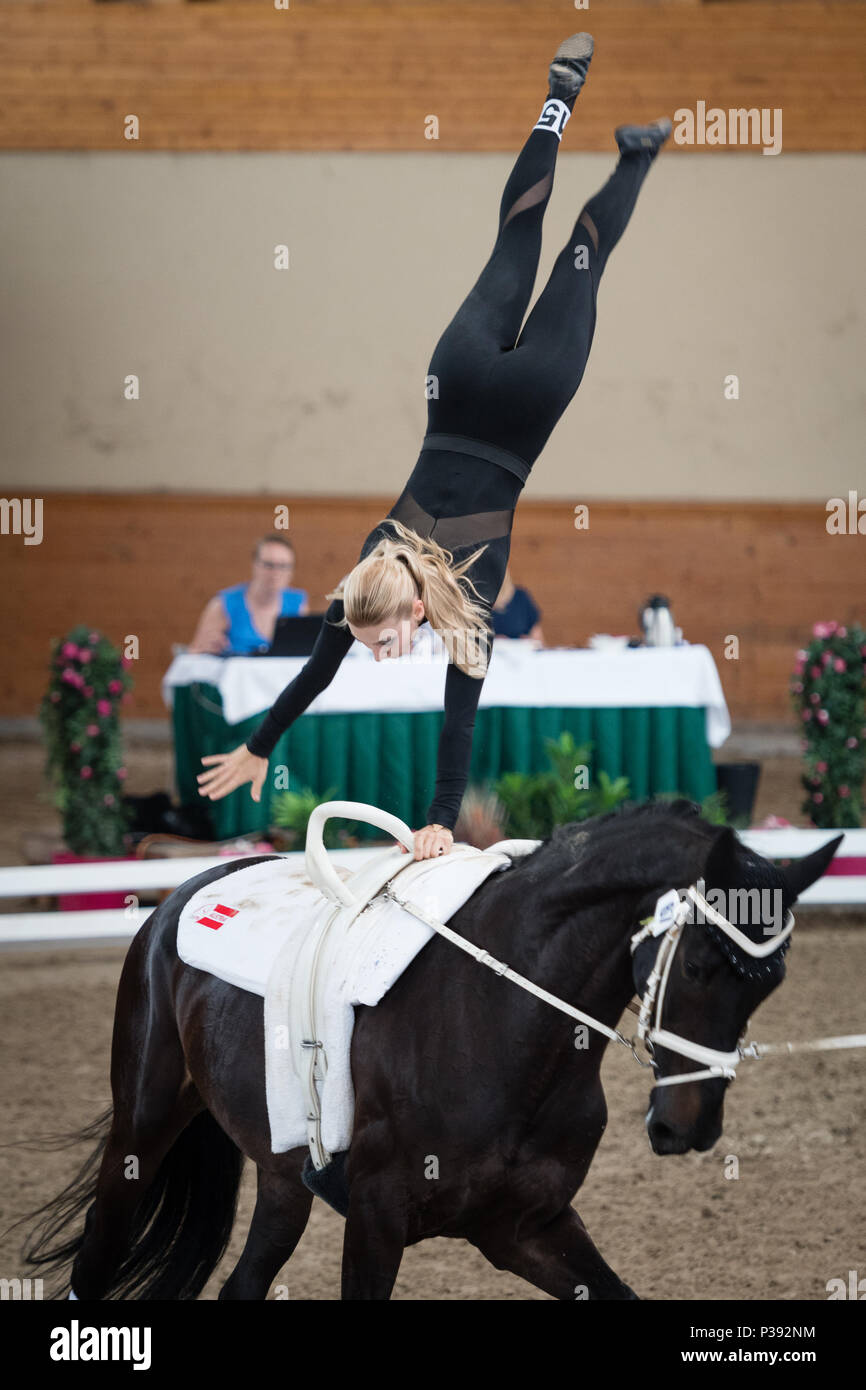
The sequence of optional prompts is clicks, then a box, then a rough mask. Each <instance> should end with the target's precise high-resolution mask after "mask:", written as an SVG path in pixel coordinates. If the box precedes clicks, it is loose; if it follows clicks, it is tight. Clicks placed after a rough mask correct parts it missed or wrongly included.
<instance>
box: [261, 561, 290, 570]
mask: <svg viewBox="0 0 866 1390" xmlns="http://www.w3.org/2000/svg"><path fill="white" fill-rule="evenodd" d="M256 564H257V565H261V567H262V569H263V570H293V569H294V568H295V562H294V560H256Z"/></svg>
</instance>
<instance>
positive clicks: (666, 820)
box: [508, 797, 722, 894]
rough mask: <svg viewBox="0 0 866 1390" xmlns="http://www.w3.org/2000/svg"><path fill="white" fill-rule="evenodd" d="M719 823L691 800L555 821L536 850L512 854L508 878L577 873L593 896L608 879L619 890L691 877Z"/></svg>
mask: <svg viewBox="0 0 866 1390" xmlns="http://www.w3.org/2000/svg"><path fill="white" fill-rule="evenodd" d="M721 830H722V827H720V826H718V825H713V824H712V823H711V822H710V821H708V820H705V819H704V817H703V816H702V815H701V808H700V806H698V805H697V803H696V802H694V801H688V800H686V798H684V797H678V798H676V799H675V800H671V801H664V800H658V801H644V802H641V803H639V804H638V805H635V804H633V803H624V804H622V805H621V806H618V807H616V808H615V809H614V810H613V811H606V812H604V813H603V814H602V815H598V816H592V817H591V818H590V819H589V820H584V821H571V822H569V823H568V824H567V825H558V826H556V827H555V829H554V830H553V832H552V834H550V835H548V836H547V837H545V838H544V839H543V840H542V842H541V844H540V845H539V846H538V848H537V849H535V850H532V851H531V852H530V853H529V854H526V855H521V856H519V857H518V858H515V860H514V863H513V865H512V868H511V869H510V870H509V871H508V872H509V877H510V876H511V875H513V874H520V876H521V877H525V878H526V880H527V885H528V884H529V882H531V881H533V880H535V879H539V880H540V879H541V878H542V876H543V877H547V876H549V875H562V874H565V873H567V874H569V875H571V874H573V873H578V874H579V881H580V884H581V887H582V888H583V889H585V890H586V891H587V892H588V893H590V894H592V893H593V892H594V890H596V889H599V888H604V889H605V890H606V891H610V888H611V885H612V883H614V882H616V883H619V884H621V886H622V888H623V889H624V890H627V889H630V888H633V887H638V886H640V885H641V884H642V883H645V882H647V881H653V879H654V877H661V878H664V877H666V876H667V875H672V876H673V877H674V878H676V877H682V876H683V875H685V876H686V877H689V878H691V877H694V876H696V875H697V874H698V873H699V872H700V869H701V867H702V866H703V863H704V861H705V859H706V856H707V854H708V852H709V849H710V845H711V844H712V841H713V840H714V839H715V838H716V836H718V835H719V834H720V833H721Z"/></svg>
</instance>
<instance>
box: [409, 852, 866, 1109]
mask: <svg viewBox="0 0 866 1390" xmlns="http://www.w3.org/2000/svg"><path fill="white" fill-rule="evenodd" d="M394 883H395V880H394V879H393V878H392V879H389V880H388V882H387V883H386V885H385V888H384V896H385V897H386V898H390V899H391V901H392V902H395V903H398V904H399V906H400V907H402V908H403V909H404V910H405V911H406V912H411V914H412V916H413V917H417V918H418V919H419V921H421V922H426V923H427V925H428V926H429V927H432V928H433V930H434V931H436V932H438V933H439V935H440V936H444V937H445V939H446V941H450V942H452V944H453V945H455V946H458V947H459V948H460V950H461V951H466V952H467V954H468V955H470V956H472V957H473V958H474V959H475V960H477V961H478V963H479V964H480V965H486V966H487V967H488V968H489V969H490V970H493V971H494V972H495V974H497V975H501V976H502V977H503V978H504V979H507V980H511V981H512V983H513V984H516V985H519V986H520V988H521V989H525V990H526V991H527V992H528V993H529V994H534V995H535V997H536V998H537V999H542V1000H544V1002H545V1003H546V1004H550V1005H551V1007H552V1008H554V1009H558V1010H559V1011H560V1013H564V1014H567V1015H568V1016H569V1018H576V1019H577V1020H578V1022H580V1023H585V1024H586V1025H587V1027H589V1028H594V1029H595V1030H596V1032H599V1033H603V1034H604V1035H605V1037H607V1038H610V1039H611V1041H612V1042H618V1043H622V1045H623V1047H627V1048H628V1049H629V1050H630V1052H631V1054H632V1056H633V1057H634V1059H635V1061H636V1062H639V1063H640V1065H641V1066H643V1067H649V1066H652V1067H653V1068H656V1067H657V1064H656V1063H655V1061H654V1060H651V1061H649V1062H645V1061H644V1060H643V1058H642V1057H640V1056H638V1052H637V1043H638V1042H642V1043H643V1044H644V1045H645V1047H646V1048H647V1051H648V1052H649V1054H650V1057H651V1058H652V1056H653V1048H654V1046H656V1045H657V1046H659V1047H664V1048H666V1049H667V1050H668V1051H671V1052H676V1053H678V1054H679V1055H680V1056H681V1057H688V1059H689V1060H690V1061H692V1062H700V1063H702V1069H701V1070H700V1071H691V1072H684V1073H682V1074H680V1075H677V1076H663V1077H660V1078H659V1077H656V1079H655V1085H656V1086H676V1085H679V1084H681V1083H683V1082H686V1081H700V1080H704V1079H706V1080H710V1079H716V1078H718V1077H725V1078H726V1079H727V1080H729V1081H735V1080H736V1076H737V1071H736V1068H737V1066H738V1064H739V1062H740V1061H741V1060H742V1059H743V1058H744V1057H751V1058H754V1059H758V1058H760V1057H769V1056H772V1055H775V1054H786V1055H787V1054H790V1053H793V1052H824V1051H829V1050H832V1049H836V1048H849V1047H866V1033H852V1034H848V1035H847V1036H844V1037H836V1038H816V1039H814V1040H813V1041H811V1042H795V1043H790V1042H787V1043H754V1042H753V1043H749V1044H748V1045H747V1046H745V1047H743V1046H742V1045H741V1044H742V1038H741V1039H740V1044H738V1045H737V1047H736V1048H735V1049H734V1051H733V1052H721V1051H719V1050H718V1049H716V1048H713V1047H704V1046H702V1044H700V1043H694V1042H690V1041H689V1039H688V1038H681V1037H680V1036H679V1034H677V1033H669V1032H667V1030H666V1029H664V1028H662V1027H661V1022H662V1005H663V1003H664V997H665V991H666V989H667V983H668V978H669V976H670V971H671V965H672V963H673V958H674V955H675V953H676V948H677V945H678V944H679V940H680V936H681V935H682V930H683V927H684V926H685V923H686V919H687V917H688V916H689V914H690V912H691V907H690V905H689V901H688V899H689V898H690V899H691V900H692V902H694V903H695V904H697V906H698V907H700V909H701V911H702V912H703V913H704V915H705V916H706V917H707V918H708V919H709V921H711V922H712V923H713V924H714V925H715V926H716V927H718V928H719V929H720V930H721V931H723V932H724V933H725V934H726V935H727V936H728V937H729V938H730V939H731V941H733V942H734V943H735V945H736V946H737V947H738V948H739V949H740V950H743V951H745V952H746V953H747V954H748V955H750V956H755V957H758V958H761V959H762V958H765V957H767V956H769V955H770V954H771V953H772V952H773V951H777V950H778V949H779V947H780V946H782V944H783V943H784V942H785V941H786V940H787V939H788V937H789V936H790V935H791V932H792V930H793V928H794V914H793V913H792V912H788V914H787V917H786V918H785V924H784V926H783V928H782V930H781V931H779V932H776V933H774V934H773V935H772V936H771V937H769V938H768V940H767V941H765V942H761V943H756V942H754V941H752V940H751V939H750V938H749V937H748V936H746V935H745V934H744V933H743V932H741V931H739V930H738V929H737V928H736V927H735V926H734V925H733V923H732V922H729V921H728V919H727V918H726V917H723V916H722V914H721V913H720V912H718V911H717V910H716V909H715V908H714V907H713V906H712V905H711V904H710V903H708V902H707V900H706V898H705V897H704V896H703V894H702V893H701V892H699V890H698V888H697V885H696V884H691V885H690V886H689V887H688V888H687V889H686V890H685V892H686V897H685V898H681V897H680V891H679V890H678V889H676V888H671V889H670V890H669V891H668V892H667V893H664V894H662V896H661V897H660V898H659V899H658V901H657V902H656V905H655V911H654V913H653V915H652V917H650V918H647V919H646V920H645V922H643V923H642V927H641V930H640V931H638V932H636V933H635V934H634V936H633V937H632V939H631V951H632V955H634V952H635V951H636V950H637V948H638V946H639V945H640V944H641V942H642V941H645V940H646V939H647V938H648V937H656V936H661V937H663V938H664V939H663V940H662V941H661V942H660V943H659V949H658V952H657V954H656V959H655V962H654V964H653V968H652V970H651V972H650V975H649V978H648V980H647V983H646V987H645V989H644V993H643V998H642V999H641V1006H640V1013H639V1016H638V1028H637V1034H636V1036H635V1037H634V1038H626V1037H624V1036H623V1034H622V1033H620V1032H618V1031H617V1029H616V1028H609V1027H608V1026H607V1024H606V1023H601V1022H599V1020H598V1019H597V1018H592V1017H591V1016H590V1015H589V1014H585V1013H583V1012H582V1010H580V1009H576V1008H574V1007H573V1006H572V1005H571V1004H567V1003H566V1002H565V1000H563V999H559V998H557V996H556V995H555V994H551V993H550V992H549V991H548V990H546V989H542V988H541V987H540V986H539V985H536V984H533V983H532V981H531V980H527V979H526V977H525V975H519V974H518V973H517V971H515V970H512V969H511V967H510V966H508V965H506V964H505V962H504V961H501V960H497V959H496V957H495V956H491V955H490V953H489V952H488V951H485V950H484V949H483V947H481V946H476V945H475V944H474V943H473V942H471V941H467V940H466V938H465V937H463V936H460V935H459V934H458V933H457V932H455V931H452V929H451V928H450V927H446V926H445V924H444V923H443V922H437V921H436V919H435V918H434V917H431V916H430V915H429V914H428V913H426V912H424V911H423V910H422V909H421V908H419V907H416V906H415V904H414V903H412V902H409V901H408V900H407V899H405V898H399V897H398V896H397V894H396V893H395V891H394ZM654 1014H655V1026H653V1015H654Z"/></svg>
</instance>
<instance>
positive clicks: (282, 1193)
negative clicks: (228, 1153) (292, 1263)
mask: <svg viewBox="0 0 866 1390" xmlns="http://www.w3.org/2000/svg"><path fill="white" fill-rule="evenodd" d="M306 1156H307V1150H306V1149H300V1150H292V1151H291V1152H290V1153H288V1154H282V1155H279V1156H276V1155H275V1156H274V1164H275V1165H277V1164H278V1166H275V1167H273V1168H263V1167H259V1170H258V1195H257V1197H256V1209H255V1211H254V1212H253V1219H252V1221H251V1222H250V1230H249V1234H248V1236H247V1240H246V1244H245V1245H244V1249H243V1254H242V1255H241V1257H240V1259H239V1260H238V1262H237V1264H236V1265H235V1267H234V1269H233V1270H232V1272H231V1274H230V1275H229V1278H228V1279H227V1280H226V1282H225V1284H224V1285H223V1287H222V1289H221V1291H220V1298H221V1299H230V1298H231V1299H235V1298H237V1299H261V1298H266V1297H267V1294H268V1289H269V1288H270V1286H271V1282H272V1280H273V1279H274V1278H275V1277H276V1275H277V1274H278V1272H279V1271H280V1270H281V1269H282V1267H283V1265H284V1264H285V1263H286V1261H287V1260H288V1259H289V1258H290V1257H291V1255H292V1254H293V1253H294V1250H295V1246H296V1245H297V1243H298V1241H299V1240H300V1239H301V1236H302V1235H303V1234H304V1228H305V1227H306V1224H307V1221H308V1219H309V1215H310V1207H311V1205H312V1202H313V1194H312V1192H311V1191H310V1189H309V1188H308V1187H305V1186H304V1184H303V1183H302V1182H301V1169H302V1168H303V1166H304V1159H305V1158H306Z"/></svg>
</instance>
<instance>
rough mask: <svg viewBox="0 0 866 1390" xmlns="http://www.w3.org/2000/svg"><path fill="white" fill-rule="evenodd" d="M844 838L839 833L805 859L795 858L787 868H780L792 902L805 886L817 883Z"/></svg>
mask: <svg viewBox="0 0 866 1390" xmlns="http://www.w3.org/2000/svg"><path fill="white" fill-rule="evenodd" d="M844 838H845V836H844V835H837V836H836V837H835V839H833V840H828V841H827V843H826V845H821V847H820V849H816V850H813V851H812V853H811V854H807V855H805V857H804V858H803V859H795V860H794V863H793V864H789V865H788V867H787V868H785V869H780V870H779V872H780V873H781V875H782V877H783V878H784V880H785V885H786V887H787V889H788V892H789V893H790V895H791V901H792V902H793V901H794V899H795V898H799V896H800V894H801V893H802V892H803V890H804V889H805V888H808V887H809V884H810V883H815V881H816V880H817V879H819V878H820V877H821V875H822V874H823V873H825V872H826V869H827V866H828V865H829V863H830V860H831V859H832V858H833V856H834V854H835V853H836V851H837V849H838V848H839V846H840V845H841V843H842V841H843V840H844ZM786 896H787V895H786Z"/></svg>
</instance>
